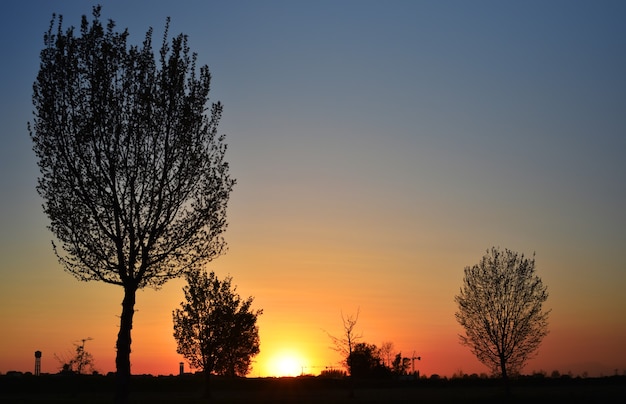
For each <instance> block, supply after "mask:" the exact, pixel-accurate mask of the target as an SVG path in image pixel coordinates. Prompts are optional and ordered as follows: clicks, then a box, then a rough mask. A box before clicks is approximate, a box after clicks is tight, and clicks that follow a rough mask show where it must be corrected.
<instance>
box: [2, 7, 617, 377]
mask: <svg viewBox="0 0 626 404" xmlns="http://www.w3.org/2000/svg"><path fill="white" fill-rule="evenodd" d="M102 4H103V17H104V18H112V19H114V20H115V21H116V22H117V24H118V27H128V28H129V30H130V32H131V42H133V43H138V42H140V41H141V40H142V39H143V35H144V34H145V31H146V30H147V29H148V27H149V26H153V27H154V29H155V35H154V38H155V43H154V46H155V48H156V47H158V45H159V41H160V38H161V33H162V28H163V25H164V22H165V18H166V17H167V16H171V18H172V22H171V29H170V31H171V33H173V34H176V33H179V32H184V33H185V34H188V35H189V40H190V43H189V44H190V46H191V48H192V50H194V51H196V52H197V53H198V58H199V62H200V63H202V64H208V65H209V67H210V69H211V72H212V75H213V82H212V83H213V84H212V99H213V100H214V101H216V100H220V101H221V102H223V103H224V105H225V110H224V117H223V120H222V123H221V125H220V131H221V132H223V133H226V135H227V142H228V144H229V151H228V159H229V161H230V164H231V170H232V171H231V172H232V174H233V176H234V177H235V178H237V181H238V184H237V186H236V188H235V191H234V193H233V195H232V199H231V205H230V209H229V222H230V227H229V231H228V233H227V240H228V241H229V245H230V251H229V253H228V255H226V256H224V257H221V258H220V259H219V260H217V261H216V266H217V268H218V269H219V270H221V271H222V272H223V273H224V274H225V273H230V274H232V275H233V277H234V282H235V283H238V284H240V285H241V288H242V290H245V291H246V292H245V293H248V294H253V295H255V296H256V297H257V301H258V302H259V304H260V305H261V307H264V309H265V313H266V314H265V316H264V317H265V319H264V320H263V321H265V323H262V330H263V329H265V330H268V331H266V332H267V333H268V334H267V335H270V333H271V332H270V331H271V330H272V327H274V329H275V330H278V329H276V325H275V324H277V323H281V322H287V323H288V322H289V321H292V320H290V319H293V318H294V317H297V316H298V315H299V314H297V313H302V311H303V310H305V309H304V308H306V307H310V306H311V305H312V302H311V300H307V298H304V297H302V298H301V296H309V295H308V294H307V293H310V296H319V295H320V293H321V294H323V295H329V296H341V298H333V299H331V302H330V303H329V304H328V307H326V306H323V307H324V309H320V311H321V312H323V316H322V315H320V317H319V318H318V317H315V316H314V317H312V318H314V319H315V321H317V322H318V323H319V324H316V327H317V328H320V327H322V328H330V327H332V326H333V324H335V323H336V320H337V318H338V312H339V310H340V309H342V307H343V308H344V309H349V308H350V307H356V306H360V307H362V313H363V314H362V316H363V317H362V318H363V321H364V328H365V330H366V335H367V332H369V333H370V335H371V338H372V339H373V340H372V341H371V342H373V343H380V342H381V341H380V340H381V339H384V338H387V339H392V340H393V339H394V338H396V337H395V336H394V335H399V336H398V337H397V340H398V342H397V344H398V346H399V347H400V348H401V349H404V350H408V349H414V348H413V347H411V346H410V343H409V342H408V341H411V340H412V341H419V342H420V343H422V344H423V345H427V344H428V343H429V342H432V341H435V340H438V339H441V338H440V335H439V334H437V333H436V331H433V333H432V335H431V334H428V335H431V336H430V337H428V336H424V335H423V333H428V330H440V329H442V330H445V335H446V336H448V335H450V341H452V343H456V342H455V341H456V339H455V338H456V333H458V332H459V331H460V330H458V329H456V328H455V321H454V310H455V308H454V305H453V296H454V294H455V293H456V292H457V291H458V288H459V287H460V284H461V280H462V269H463V267H464V266H466V265H472V264H474V263H476V262H478V260H479V259H480V257H481V256H482V254H483V253H484V252H485V250H486V249H487V248H489V247H491V246H493V245H495V246H501V247H503V248H504V247H506V248H510V249H513V250H517V251H520V252H524V253H526V254H527V255H530V254H532V253H533V252H536V253H537V262H538V266H539V274H540V276H541V275H543V278H544V282H545V283H546V284H547V285H548V287H549V291H550V292H551V298H550V300H549V301H548V303H549V305H550V306H551V307H552V308H553V317H552V319H553V320H552V321H553V332H552V334H551V336H550V337H549V338H552V339H548V340H546V345H548V349H546V351H548V353H547V354H545V355H544V357H546V358H547V359H546V363H543V362H540V363H539V364H538V365H536V366H545V367H549V366H551V365H552V364H553V366H554V368H558V367H565V366H567V365H568V364H570V362H571V361H572V357H573V356H574V354H573V353H572V350H576V351H578V350H585V349H588V348H586V347H588V344H589V341H598V342H599V344H600V345H604V346H605V350H606V351H607V352H608V351H609V348H610V347H612V345H611V344H614V343H616V342H611V341H617V340H619V338H622V337H626V324H625V322H624V318H626V312H625V310H626V300H625V298H624V294H623V290H624V287H625V286H626V270H625V269H626V268H625V267H624V262H626V248H625V247H626V245H625V244H626V230H625V229H626V210H625V209H624V206H625V202H626V186H625V184H626V181H625V180H626V164H625V163H624V157H623V156H624V155H625V154H626V136H624V135H625V134H626V118H625V117H626V74H625V72H626V52H625V50H626V24H624V20H625V17H626V4H625V3H624V2H621V1H523V2H522V1H473V2H467V1H437V2H435V1H428V2H427V1H389V2H382V1H315V2H313V1H295V2H287V1H264V2H253V1H233V2H212V1H181V2H173V1H153V2H138V1H131V2H126V1H103V2H102ZM0 10H1V11H2V15H4V16H5V20H6V21H5V23H4V24H3V25H2V27H0V30H2V32H1V37H2V38H4V39H3V41H2V44H1V46H2V48H1V50H2V54H3V55H4V56H3V63H2V64H1V67H0V72H1V76H0V77H2V78H1V79H0V122H2V127H1V131H0V139H1V141H2V147H1V148H0V189H2V195H3V197H2V200H1V202H0V203H1V204H0V218H1V220H2V230H1V233H0V255H1V256H2V257H3V261H2V262H0V273H1V274H2V277H3V278H4V279H5V280H6V282H3V285H2V286H0V291H2V295H4V296H5V297H2V298H0V299H5V300H4V301H2V302H1V303H2V304H3V310H9V309H8V307H10V306H11V305H12V301H20V302H22V301H24V302H29V303H28V304H45V302H49V300H46V299H61V301H62V300H63V298H62V297H58V298H55V297H52V296H51V295H50V294H49V293H47V294H46V293H43V292H42V293H43V295H42V296H43V297H40V298H39V299H40V300H37V299H35V300H28V299H26V298H19V297H17V296H18V295H19V294H20V293H21V294H24V293H28V290H29V288H30V287H33V288H35V289H36V290H39V289H37V288H41V290H44V289H45V287H46V285H49V284H50V282H52V284H56V283H55V282H59V284H63V285H65V286H62V287H63V288H64V287H67V288H72V287H75V288H76V289H78V288H79V287H80V286H81V285H82V284H79V283H77V282H76V281H74V280H73V279H71V277H70V276H69V275H67V274H64V273H63V271H62V270H61V268H60V267H59V266H58V265H57V264H56V261H55V259H54V256H53V255H52V253H51V251H50V250H51V249H50V247H49V239H50V238H51V236H50V234H49V233H48V232H47V231H46V229H45V226H46V224H47V220H46V218H45V217H44V216H43V213H42V212H41V207H40V205H41V201H40V200H39V199H38V196H37V194H36V192H35V190H34V185H35V181H36V176H37V167H36V162H35V158H34V155H33V153H32V151H31V149H30V139H29V138H28V132H27V130H26V123H27V121H28V120H29V119H30V116H31V115H30V114H31V111H32V106H31V102H30V97H31V86H32V82H33V80H34V78H35V75H36V73H37V68H38V52H39V50H40V49H41V46H42V43H43V42H42V35H43V33H44V31H46V29H47V27H48V24H49V21H50V17H51V14H52V13H53V12H56V13H60V14H63V15H64V19H65V25H66V26H67V25H75V26H77V25H79V18H80V15H81V14H88V15H89V14H90V11H91V10H90V5H89V3H88V2H84V1H29V2H18V1H5V2H2V4H1V5H0ZM42 279H44V280H45V282H44V281H42ZM29 285H30V286H29ZM33 285H34V286H33ZM37 285H38V286H37ZM175 285H176V288H172V289H171V290H169V289H168V290H166V291H164V294H163V296H166V293H169V294H171V295H172V298H171V299H172V301H174V302H177V301H178V300H179V299H180V284H175ZM305 286H306V287H305ZM62 287H61V286H59V288H62ZM90 287H91V286H90ZM100 287H101V288H106V287H104V286H100ZM307 288H317V289H316V290H315V291H313V292H312V291H310V290H308V289H307ZM405 289H406V290H405ZM68 290H72V289H68ZM90 290H91V289H90ZM319 290H321V291H323V292H319ZM77 293H78V292H77ZM106 293H111V295H112V297H111V299H112V300H115V301H117V299H118V297H117V295H116V294H114V292H113V291H110V290H109V289H107V292H106ZM107 296H108V295H107ZM280 296H284V297H282V298H281V297H280ZM84 298H88V297H87V296H85V297H84ZM11 299H14V300H11ZM20 299H23V300H20ZM29 299H30V298H29ZM146 299H148V298H146ZM119 300H120V301H121V297H120V299H119ZM390 302H393V305H394V307H398V306H401V307H429V310H426V311H424V310H418V309H411V310H412V311H411V310H410V311H409V312H407V313H402V314H394V315H393V316H391V318H392V319H395V320H393V321H392V320H389V321H391V323H390V324H387V325H386V326H385V327H380V328H388V329H390V330H392V331H391V333H392V334H393V335H389V336H388V337H385V336H384V335H383V334H384V332H383V331H377V330H376V328H377V327H378V324H379V322H380V320H379V318H380V317H384V315H383V314H380V313H385V312H389V311H393V310H394V309H392V308H390V307H389V305H390V304H392V303H390ZM59 304H60V305H61V306H62V307H65V306H63V304H64V303H59ZM67 304H69V303H67ZM116 304H117V303H115V304H113V303H109V305H110V307H113V309H112V310H114V312H113V313H111V316H112V315H113V314H118V313H116V310H117V307H118V306H116ZM316 304H317V303H316ZM94 307H95V306H94ZM286 307H288V308H286ZM173 308H174V307H169V308H164V309H163V310H165V313H166V315H168V314H167V313H168V310H169V311H171V310H172V309H173ZM99 309H100V308H99V306H98V307H96V308H94V310H99ZM142 310H144V312H146V313H147V314H146V315H147V316H150V315H154V316H155V317H156V316H158V315H160V316H162V313H161V314H158V313H157V314H154V313H153V314H150V309H149V308H148V307H145V308H143V309H142ZM6 313H7V314H4V313H3V315H5V316H6V317H7V318H10V316H9V314H8V311H7V312H6ZM58 315H59V316H61V315H62V314H58ZM368 316H369V318H370V320H369V321H370V322H371V329H370V330H368V326H367V321H368V320H367V318H368ZM438 319H445V320H438ZM166 320H168V321H169V319H166ZM413 320H415V321H416V322H417V323H418V324H419V326H417V325H416V326H415V327H413V326H411V327H409V329H410V330H413V329H418V330H419V331H415V332H413V331H407V332H405V333H403V332H401V331H398V330H399V329H400V328H401V326H400V324H406V323H407V322H409V323H410V322H411V321H413ZM77 321H82V322H83V323H85V321H86V319H80V320H77ZM312 321H313V320H312ZM164 332H168V333H171V332H170V330H169V329H168V330H167V331H164ZM262 332H263V331H262ZM278 332H279V331H275V333H278ZM441 332H442V333H444V331H441ZM577 333H581V334H580V335H581V337H580V339H579V340H578V342H572V343H571V346H567V347H566V346H565V345H567V344H562V343H560V341H562V339H565V338H570V337H571V336H572V335H576V334H577ZM585 333H591V334H590V335H587V334H585ZM111 334H113V333H112V332H111ZM583 334H584V336H582V335H583ZM609 334H610V336H609ZM263 335H264V334H262V340H263ZM272 335H274V334H272ZM9 336H10V337H11V338H22V337H23V335H22V334H20V332H19V331H18V330H17V329H16V330H14V331H13V332H12V333H10V335H9ZM9 336H7V338H9ZM82 337H84V335H77V336H76V337H72V336H70V335H69V332H68V333H67V334H63V333H61V335H60V337H59V338H65V339H66V340H68V341H70V340H71V339H72V338H74V339H79V338H82ZM106 338H109V337H104V336H102V337H100V338H99V339H100V340H101V341H105V342H106V343H107V344H109V341H108V340H107V339H106ZM321 338H323V336H322V337H321ZM561 338H562V339H561ZM268 339H270V338H269V337H268V338H266V340H268ZM139 340H140V341H141V339H139ZM602 341H603V342H602ZM170 343H171V341H170ZM311 344H313V343H311ZM320 344H321V345H327V343H326V341H323V342H322V343H320ZM456 345H458V344H456ZM111 346H113V345H112V343H111V344H109V345H108V346H106V348H107V349H108V348H110V347H111ZM24 349H26V348H24ZM28 349H30V348H28ZM51 349H56V348H51ZM138 349H140V348H138ZM302 349H303V350H306V349H309V350H315V348H312V347H308V348H302ZM454 349H460V350H462V349H464V348H462V347H456V346H455V347H454ZM550 349H552V351H553V352H556V353H553V354H552V356H550V354H549V352H550ZM262 351H263V347H262ZM443 351H445V349H443V348H442V349H441V350H440V351H437V350H433V352H432V354H431V356H432V355H437V354H441V352H443ZM140 352H141V351H140ZM603 352H604V351H603ZM613 352H614V354H612V355H611V354H608V353H606V352H605V353H602V354H597V355H594V354H592V353H590V354H589V358H583V359H580V361H581V362H585V363H590V362H593V361H597V362H602V364H603V366H605V367H606V368H608V369H614V368H616V367H619V368H622V367H624V368H626V352H625V351H624V349H623V348H621V350H619V348H615V349H614V350H613ZM615 352H616V353H615ZM3 353H4V351H3ZM29 355H30V354H29ZM102 355H104V353H103V354H102ZM568 355H569V356H570V358H569V359H567V358H566V357H567V356H568ZM541 357H542V356H541V355H540V357H539V358H538V359H537V360H540V358H541ZM598 357H599V358H600V359H598ZM616 358H617V359H616ZM447 359H450V358H446V360H447ZM29 360H30V359H29ZM464 360H465V359H464ZM468 360H469V359H468ZM612 360H613V363H610V362H611V361H612ZM550 361H551V362H550ZM440 362H445V361H444V360H443V359H442V360H441V361H440ZM424 366H426V364H425V365H424ZM432 366H433V367H432V368H429V369H430V372H438V373H442V374H443V373H446V372H448V373H451V371H450V369H449V368H438V367H437V365H432ZM467 366H468V367H469V366H470V365H467ZM581 366H582V365H581ZM450 367H451V368H453V367H454V366H453V365H450ZM6 370H7V369H0V372H4V371H6ZM452 370H456V369H452ZM561 370H562V371H566V370H567V369H564V368H561Z"/></svg>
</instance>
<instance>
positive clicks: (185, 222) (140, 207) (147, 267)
mask: <svg viewBox="0 0 626 404" xmlns="http://www.w3.org/2000/svg"><path fill="white" fill-rule="evenodd" d="M93 17H94V18H93V21H91V23H90V22H89V21H88V20H87V17H86V16H83V17H82V22H81V25H80V33H79V35H75V32H74V28H73V27H70V28H68V29H67V30H64V28H63V26H62V22H63V19H62V17H61V16H59V17H58V18H56V16H53V18H52V21H51V22H50V27H49V29H48V32H47V33H46V34H45V35H44V45H45V47H44V49H43V50H42V51H41V54H40V59H41V63H40V68H39V73H38V75H37V78H36V81H35V83H34V85H33V105H34V120H33V123H32V126H31V124H30V123H29V132H30V136H31V138H32V141H33V143H34V145H33V149H34V152H35V154H36V156H37V158H38V164H39V169H40V173H41V176H40V177H39V179H38V185H37V190H38V192H39V195H40V196H41V197H42V198H43V199H44V205H43V209H44V212H45V213H46V215H47V216H48V218H49V219H50V226H49V228H50V230H51V231H52V233H53V234H54V236H55V237H56V239H57V240H58V242H60V243H61V247H62V248H57V246H56V244H55V243H54V242H53V248H54V251H55V253H56V255H57V257H58V258H59V261H60V262H61V264H62V265H63V266H64V268H65V269H66V270H67V271H68V272H70V273H71V274H72V275H74V276H75V277H77V278H78V279H79V280H81V281H91V280H96V281H102V282H105V283H109V284H114V285H119V286H121V287H122V288H123V289H124V298H123V300H122V314H121V316H120V326H119V333H118V337H117V344H116V347H117V357H116V360H115V363H116V368H117V372H116V375H117V377H116V378H117V383H116V384H117V388H116V401H117V402H126V400H127V397H128V387H129V386H128V385H129V381H130V352H131V349H130V348H131V329H132V323H133V314H134V306H135V294H136V291H137V289H140V288H143V287H146V286H150V287H154V288H158V287H160V286H161V285H163V284H164V283H165V282H166V281H167V280H169V279H171V278H174V277H178V276H180V275H181V274H182V273H184V271H186V270H188V269H190V268H195V267H198V266H201V265H204V264H205V263H207V262H208V261H211V260H212V259H214V258H215V257H217V256H219V255H220V254H222V253H223V252H224V251H225V242H224V240H223V238H222V233H223V232H224V230H225V229H226V206H227V202H228V198H229V195H230V192H231V189H232V187H233V185H234V183H235V181H234V180H231V179H230V177H229V170H228V163H227V162H226V161H225V160H224V154H225V152H226V144H225V143H224V137H223V136H218V135H217V127H218V123H219V120H220V117H221V115H222V105H221V104H220V103H219V102H218V103H214V104H212V106H211V108H210V111H208V114H209V116H207V114H206V112H207V110H206V107H205V105H206V103H207V102H208V99H209V98H208V96H209V86H210V80H211V76H210V74H209V69H208V67H207V66H202V67H201V68H200V69H199V73H198V72H197V71H196V55H195V54H191V53H190V50H189V47H188V45H187V37H186V36H184V35H182V34H181V35H179V36H177V37H175V38H173V39H172V40H171V45H170V44H169V43H168V27H169V19H168V20H167V24H166V26H165V35H164V37H163V43H162V45H161V49H160V51H159V56H158V60H156V59H155V57H154V54H153V50H152V45H151V43H152V29H149V30H148V31H147V33H146V36H145V40H144V42H143V44H142V45H141V46H127V38H128V31H127V30H124V31H123V32H116V31H115V23H114V22H113V21H111V20H109V21H108V23H107V24H106V26H103V25H102V23H101V21H100V19H99V17H100V6H96V7H94V8H93ZM55 22H56V24H57V28H56V30H55V29H53V27H54V25H55Z"/></svg>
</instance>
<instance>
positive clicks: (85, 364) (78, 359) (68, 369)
mask: <svg viewBox="0 0 626 404" xmlns="http://www.w3.org/2000/svg"><path fill="white" fill-rule="evenodd" d="M89 340H91V338H85V339H83V340H82V343H80V344H78V343H76V344H74V352H73V353H71V354H69V355H64V356H59V355H57V354H54V357H55V359H56V360H57V361H58V362H59V363H61V373H74V374H79V375H81V374H85V373H94V372H95V368H94V365H95V360H94V357H93V355H92V354H91V353H90V352H88V351H87V350H86V349H85V342H86V341H89Z"/></svg>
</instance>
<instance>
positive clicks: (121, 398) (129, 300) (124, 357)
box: [115, 286, 137, 404]
mask: <svg viewBox="0 0 626 404" xmlns="http://www.w3.org/2000/svg"><path fill="white" fill-rule="evenodd" d="M136 291H137V288H135V287H129V286H124V300H122V316H121V317H120V331H119V333H118V334H117V356H116V358H115V366H116V370H117V373H116V375H115V403H116V404H126V403H127V402H128V394H129V392H130V390H129V384H130V343H131V338H130V331H131V329H132V328H133V315H134V314H135V292H136Z"/></svg>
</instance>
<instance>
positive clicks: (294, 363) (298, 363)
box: [270, 353, 305, 377]
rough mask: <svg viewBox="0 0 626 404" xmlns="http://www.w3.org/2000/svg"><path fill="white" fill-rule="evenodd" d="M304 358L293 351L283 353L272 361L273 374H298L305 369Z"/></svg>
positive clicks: (281, 375)
mask: <svg viewBox="0 0 626 404" xmlns="http://www.w3.org/2000/svg"><path fill="white" fill-rule="evenodd" d="M304 366H305V364H304V362H303V360H302V358H301V357H300V356H298V355H296V354H293V353H282V354H280V355H277V356H275V357H274V359H273V360H272V362H271V370H270V372H271V374H272V376H275V377H284V376H298V375H300V374H302V372H303V369H304Z"/></svg>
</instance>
